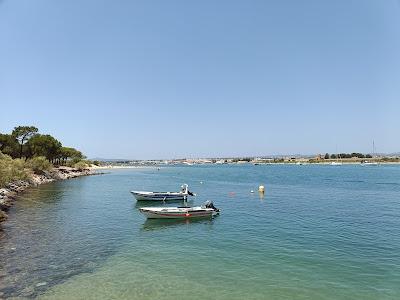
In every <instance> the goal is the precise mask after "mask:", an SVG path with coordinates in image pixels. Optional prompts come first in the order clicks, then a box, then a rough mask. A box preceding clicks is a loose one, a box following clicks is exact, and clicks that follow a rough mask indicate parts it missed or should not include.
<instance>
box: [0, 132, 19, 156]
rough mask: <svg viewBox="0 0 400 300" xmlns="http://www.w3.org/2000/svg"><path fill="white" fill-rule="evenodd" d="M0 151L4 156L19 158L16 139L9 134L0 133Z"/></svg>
mask: <svg viewBox="0 0 400 300" xmlns="http://www.w3.org/2000/svg"><path fill="white" fill-rule="evenodd" d="M0 151H1V152H2V153H4V154H7V155H9V156H11V157H12V158H16V157H18V156H19V144H18V141H17V139H16V138H15V137H14V136H12V135H11V134H2V133H0Z"/></svg>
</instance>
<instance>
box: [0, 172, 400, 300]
mask: <svg viewBox="0 0 400 300" xmlns="http://www.w3.org/2000/svg"><path fill="white" fill-rule="evenodd" d="M201 182H202V183H201ZM182 183H188V184H189V186H190V188H191V190H192V191H193V192H195V193H197V197H195V200H194V204H200V203H202V202H204V201H205V200H208V199H210V200H213V201H214V203H215V205H216V206H217V207H219V208H220V209H221V210H222V213H221V215H220V216H219V217H216V218H215V219H213V220H199V221H193V220H191V221H168V220H158V221H157V220H153V221H151V220H149V221H146V220H145V218H144V217H143V216H142V215H141V214H140V213H139V212H138V211H137V207H138V205H137V203H136V201H135V200H134V199H133V197H132V196H131V195H130V193H129V191H130V190H132V189H136V190H177V189H178V188H179V186H180V185H181V184H182ZM260 184H263V185H265V187H266V192H265V195H264V197H260V196H259V194H258V193H257V187H258V185H260ZM250 190H254V191H255V192H256V193H254V194H251V193H250ZM2 227H3V230H2V231H0V295H1V296H0V298H1V297H3V298H7V297H29V298H33V297H39V298H44V299H400V166H390V165H387V166H386V165H385V166H378V167H375V166H365V167H362V166H346V165H344V166H338V167H333V166H321V165H304V166H294V165H265V166H263V165H260V166H253V165H222V166H184V167H183V166H182V167H177V166H175V167H164V168H162V169H161V170H159V171H157V169H155V168H148V169H130V170H115V171H111V172H110V173H108V174H106V175H100V176H89V177H83V178H77V179H72V180H67V181H62V182H56V183H51V184H47V185H43V186H41V187H38V188H35V189H31V190H30V191H29V192H26V193H25V194H24V195H23V197H22V199H20V200H19V201H18V202H17V203H16V205H15V206H14V207H13V208H12V209H11V211H10V220H9V221H8V222H6V223H5V224H3V226H2Z"/></svg>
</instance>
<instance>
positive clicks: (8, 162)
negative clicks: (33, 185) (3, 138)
mask: <svg viewBox="0 0 400 300" xmlns="http://www.w3.org/2000/svg"><path fill="white" fill-rule="evenodd" d="M28 177H29V171H28V170H27V169H25V161H24V160H22V159H12V158H11V157H10V156H9V155H5V154H3V153H1V152H0V187H4V186H5V185H6V184H7V183H8V182H11V181H15V180H24V179H27V178H28Z"/></svg>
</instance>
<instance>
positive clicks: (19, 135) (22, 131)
mask: <svg viewBox="0 0 400 300" xmlns="http://www.w3.org/2000/svg"><path fill="white" fill-rule="evenodd" d="M38 131H39V130H38V129H37V128H36V127H35V126H18V127H15V128H14V130H13V132H12V136H14V137H15V138H16V139H17V141H18V143H19V145H20V151H19V158H22V147H23V145H24V144H25V143H26V142H27V141H28V140H29V139H30V138H31V137H32V136H33V135H34V134H35V133H37V132H38Z"/></svg>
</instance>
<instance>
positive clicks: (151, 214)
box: [139, 201, 219, 219]
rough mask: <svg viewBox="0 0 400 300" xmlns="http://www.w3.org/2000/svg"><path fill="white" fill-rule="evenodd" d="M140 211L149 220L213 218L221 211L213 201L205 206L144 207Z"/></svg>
mask: <svg viewBox="0 0 400 300" xmlns="http://www.w3.org/2000/svg"><path fill="white" fill-rule="evenodd" d="M139 211H140V212H141V213H142V214H144V215H145V216H146V217H147V218H148V219H192V218H212V217H213V216H216V215H217V214H219V209H217V208H216V207H215V206H214V204H213V203H212V202H211V201H207V202H206V203H205V204H204V205H203V206H193V207H188V206H178V207H142V208H139Z"/></svg>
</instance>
